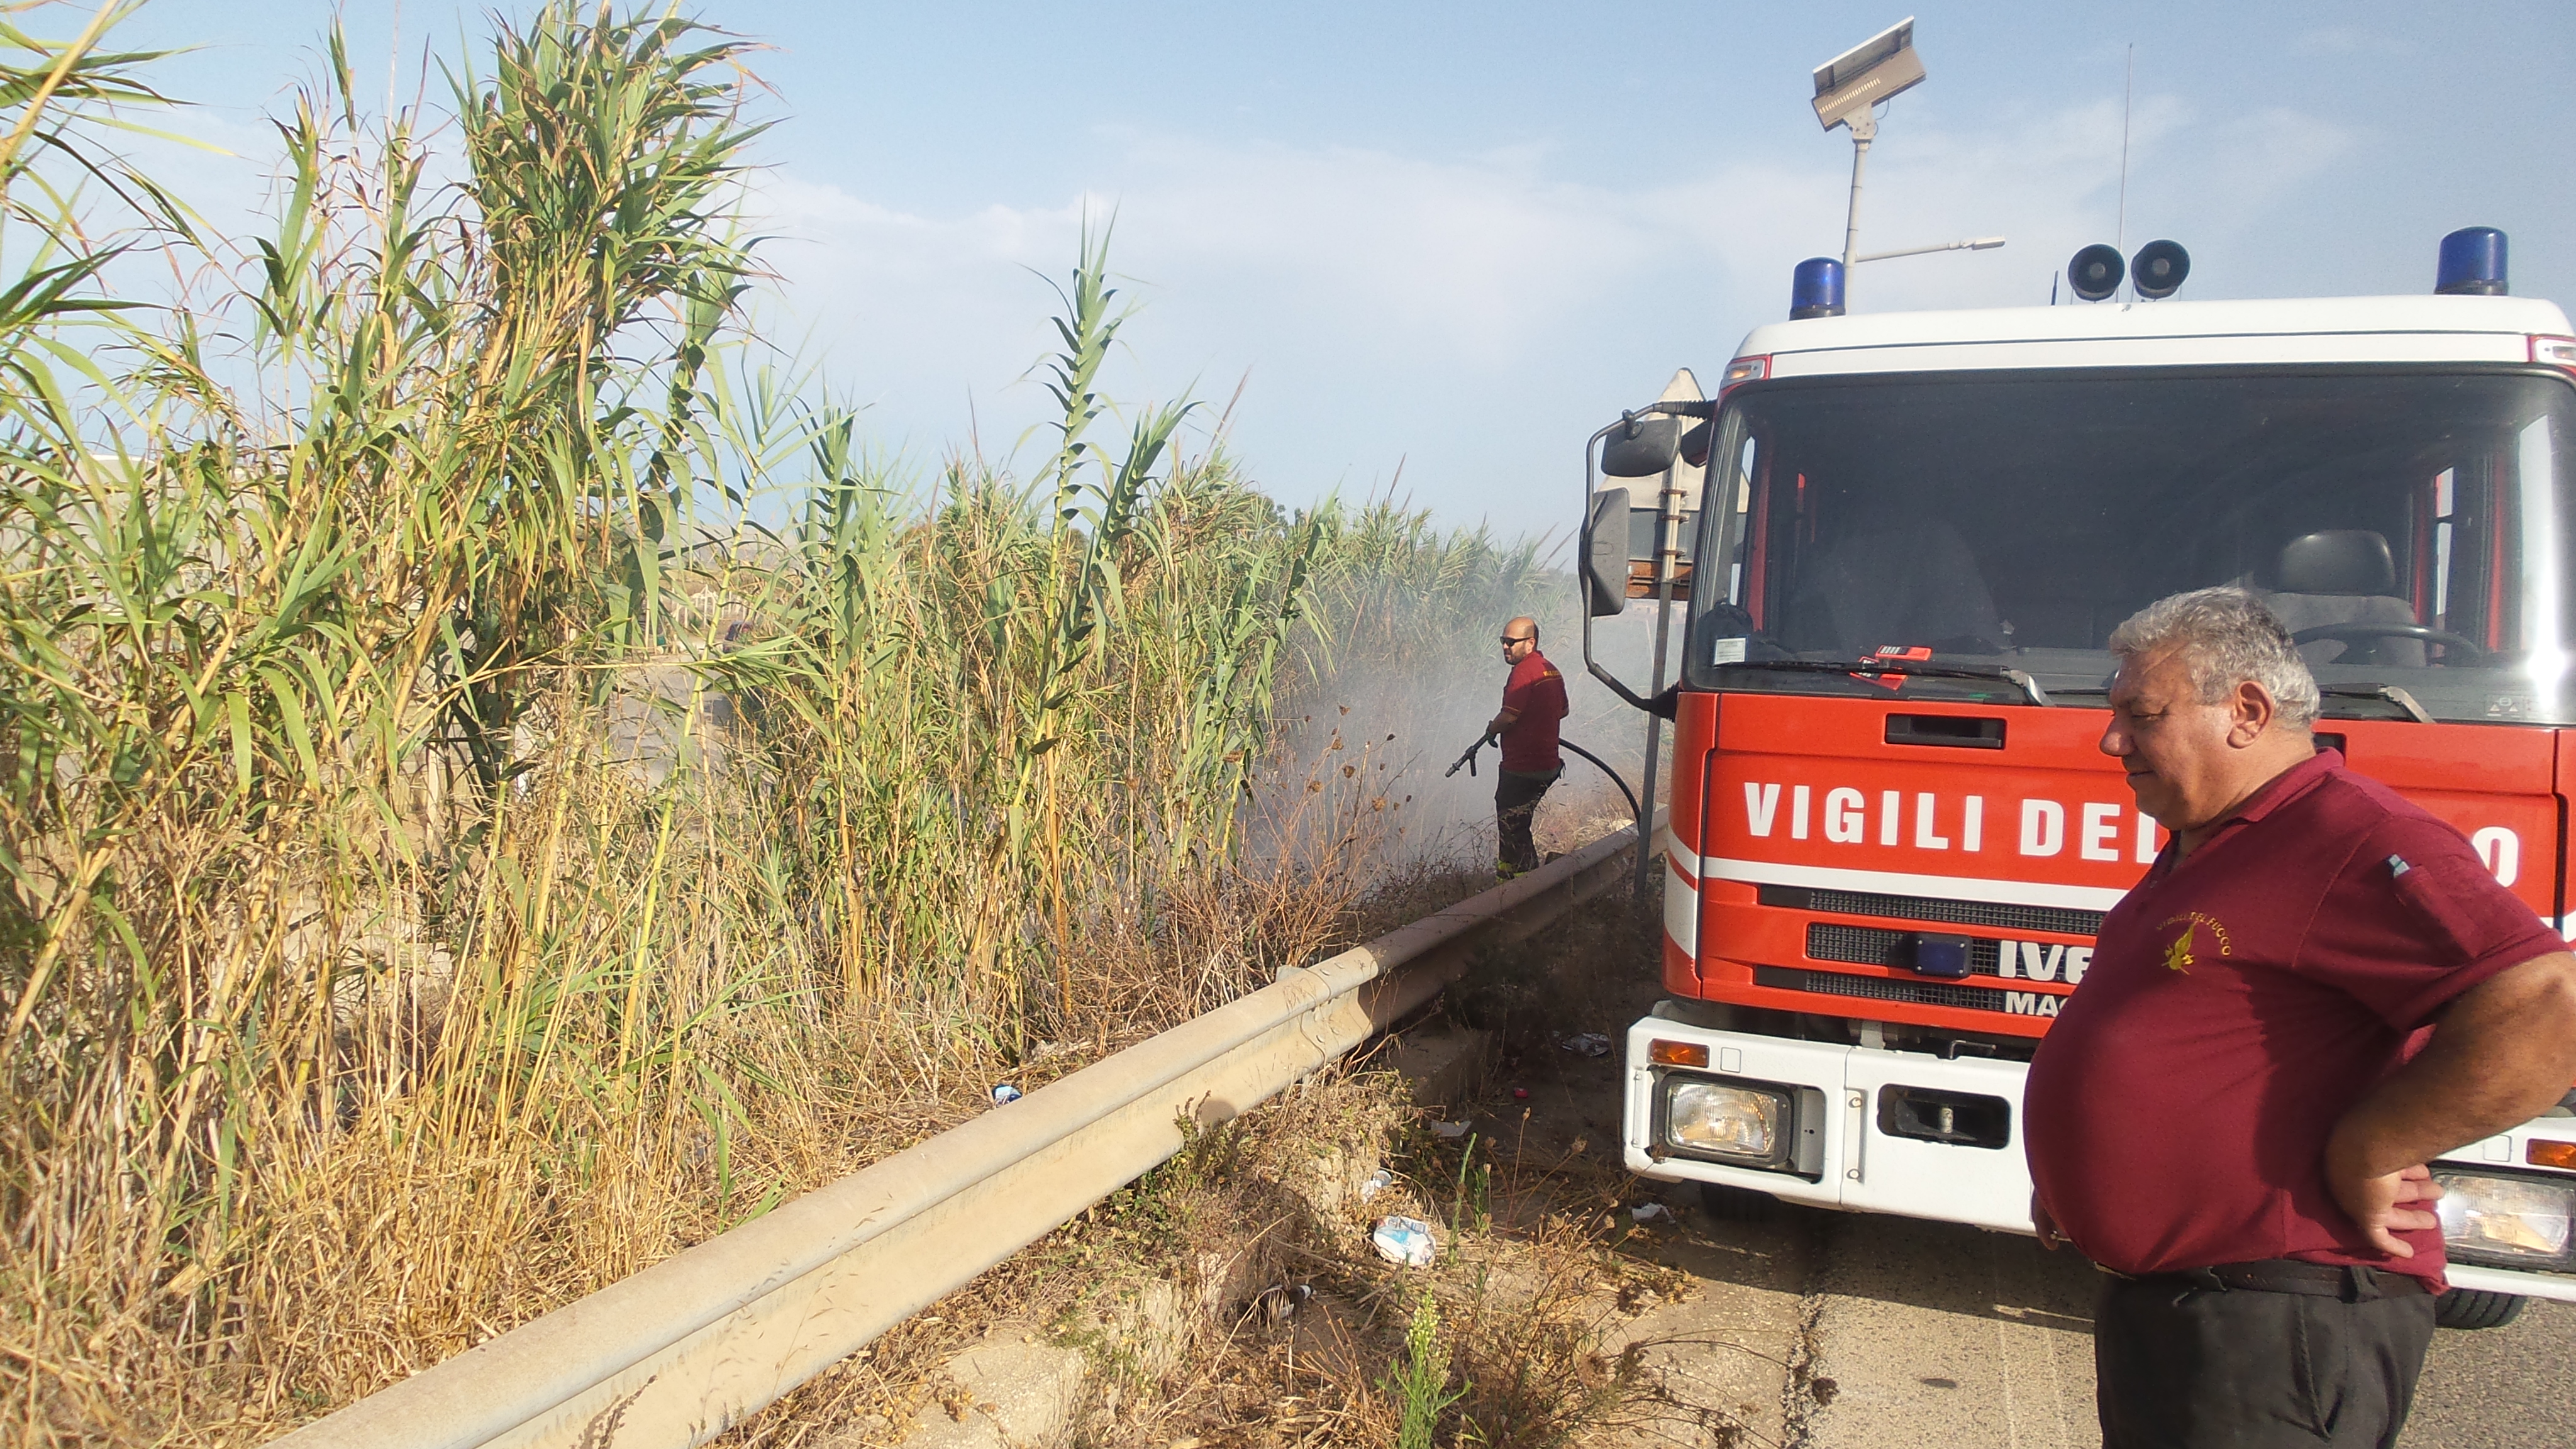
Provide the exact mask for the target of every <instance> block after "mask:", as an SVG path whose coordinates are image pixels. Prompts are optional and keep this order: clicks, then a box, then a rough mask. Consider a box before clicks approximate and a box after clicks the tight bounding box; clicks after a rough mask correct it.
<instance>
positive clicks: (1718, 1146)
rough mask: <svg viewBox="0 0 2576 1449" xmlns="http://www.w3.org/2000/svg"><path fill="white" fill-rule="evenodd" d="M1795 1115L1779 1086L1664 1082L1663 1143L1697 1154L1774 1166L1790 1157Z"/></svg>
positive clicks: (1696, 1079)
mask: <svg viewBox="0 0 2576 1449" xmlns="http://www.w3.org/2000/svg"><path fill="white" fill-rule="evenodd" d="M1794 1117H1795V1110H1794V1108H1793V1107H1792V1105H1791V1101H1790V1097H1789V1094H1788V1092H1786V1091H1784V1090H1781V1089H1779V1088H1775V1087H1764V1086H1756V1085H1754V1084H1752V1083H1750V1082H1729V1081H1711V1080H1709V1079H1707V1078H1705V1077H1668V1078H1666V1079H1665V1081H1664V1140H1665V1141H1666V1142H1667V1143H1669V1144H1671V1145H1672V1146H1673V1147H1674V1148H1676V1149H1678V1150H1680V1151H1683V1152H1688V1153H1692V1154H1694V1155H1697V1156H1703V1157H1715V1158H1722V1159H1725V1160H1726V1161H1729V1162H1740V1163H1743V1164H1745V1165H1747V1166H1752V1167H1771V1166H1775V1165H1777V1164H1779V1163H1781V1162H1783V1161H1785V1160H1786V1159H1787V1157H1788V1155H1789V1143H1790V1141H1791V1139H1792V1123H1793V1119H1794Z"/></svg>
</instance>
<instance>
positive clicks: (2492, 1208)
mask: <svg viewBox="0 0 2576 1449" xmlns="http://www.w3.org/2000/svg"><path fill="white" fill-rule="evenodd" d="M2433 1180H2434V1181H2435V1182H2438V1183H2440V1184H2441V1185H2442V1200H2441V1201H2440V1202H2438V1203H2436V1204H2434V1212H2435V1213H2436V1215H2438V1216H2439V1217H2440V1218H2441V1220H2442V1249H2443V1251H2444V1252H2445V1253H2446V1254H2447V1255H2449V1256H2450V1257H2451V1258H2452V1259H2453V1260H2454V1261H2456V1262H2461V1263H2476V1264H2483V1265H2485V1266H2487V1267H2491V1268H2556V1269H2560V1270H2564V1269H2566V1268H2568V1267H2569V1266H2570V1262H2569V1253H2568V1237H2569V1234H2568V1217H2569V1209H2570V1207H2571V1206H2576V1179H2567V1180H2553V1179H2546V1178H2539V1177H2521V1176H2514V1177H2506V1176H2501V1175H2492V1174H2488V1173H2470V1172H2446V1171H2436V1172H2435V1173H2434V1174H2433Z"/></svg>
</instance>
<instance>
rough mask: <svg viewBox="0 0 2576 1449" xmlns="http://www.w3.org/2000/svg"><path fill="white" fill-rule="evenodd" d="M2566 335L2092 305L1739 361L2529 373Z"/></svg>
mask: <svg viewBox="0 0 2576 1449" xmlns="http://www.w3.org/2000/svg"><path fill="white" fill-rule="evenodd" d="M2567 335H2569V328H2568V325H2567V314H2566V313H2564V312H2562V311H2560V310H2559V309H2558V307H2557V305H2556V304H2555V303H2551V302H2543V301H2540V300H2537V299H2534V298H2527V297H2440V296H2413V297H2308V298H2298V299H2294V300H2287V301H2252V302H2172V301H2167V302H2128V303H2114V302H2093V303H2081V302H2079V303H2075V304H2073V305H2070V306H2061V307H1996V308H1987V309H1984V310H1980V311H1960V312H1880V313H1861V314H1858V315H1852V316H1843V317H1816V318H1811V319H1809V320H1807V321H1804V322H1774V323H1771V324H1769V325H1767V326H1762V327H1756V328H1754V329H1753V331H1751V332H1750V333H1748V334H1746V336H1745V338H1744V343H1743V345H1742V346H1740V347H1738V348H1737V349H1736V353H1735V355H1736V356H1738V357H1763V356H1767V357H1769V358H1770V359H1771V365H1770V369H1769V371H1768V373H1767V375H1768V376H1771V377H1811V376H1821V375H1825V374H1830V373H1871V372H1940V371H1951V370H1955V369H1976V368H2006V367H2189V366H2207V365H2216V364H2229V363H2237V364H2260V363H2302V362H2338V363H2352V362H2400V363H2403V362H2528V361H2530V360H2531V346H2530V342H2529V339H2530V338H2531V337H2533V336H2557V337H2565V336H2567Z"/></svg>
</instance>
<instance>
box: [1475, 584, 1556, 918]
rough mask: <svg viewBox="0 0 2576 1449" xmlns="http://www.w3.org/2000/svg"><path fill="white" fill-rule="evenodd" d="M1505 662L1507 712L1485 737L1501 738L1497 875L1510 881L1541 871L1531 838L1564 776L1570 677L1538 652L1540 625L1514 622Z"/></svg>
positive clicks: (1488, 725) (1508, 627) (1507, 634)
mask: <svg viewBox="0 0 2576 1449" xmlns="http://www.w3.org/2000/svg"><path fill="white" fill-rule="evenodd" d="M1503 662H1504V663H1506V664H1508V665H1510V666H1511V667H1512V674H1511V678H1510V679H1508V680H1506V681H1504V683H1503V707H1502V710H1501V712H1500V713H1497V714H1496V715H1495V716H1494V717H1493V718H1492V719H1490V720H1488V721H1486V722H1485V737H1486V738H1487V739H1492V738H1494V737H1496V736H1500V737H1501V738H1502V742H1503V762H1502V768H1501V769H1499V770H1496V771H1495V772H1494V833H1495V835H1496V836H1497V837H1499V840H1498V843H1497V845H1496V847H1495V856H1496V859H1495V861H1494V874H1496V875H1498V876H1501V877H1502V878H1503V879H1505V880H1510V879H1511V878H1512V877H1513V876H1516V875H1519V874H1520V873H1521V872H1522V871H1525V870H1536V869H1538V842H1537V841H1535V840H1533V839H1531V838H1530V821H1531V820H1532V819H1533V818H1534V817H1535V816H1537V814H1538V802H1539V797H1540V796H1542V795H1545V794H1546V793H1547V787H1548V786H1550V785H1553V784H1555V783H1556V777H1557V776H1559V775H1562V774H1564V773H1565V758H1564V756H1562V755H1560V754H1558V753H1557V749H1556V725H1557V721H1559V720H1561V719H1564V718H1565V676H1563V675H1561V674H1559V673H1557V672H1556V666H1555V665H1553V664H1550V663H1548V662H1547V656H1546V655H1544V654H1541V653H1539V652H1538V621H1537V620H1535V619H1530V618H1520V619H1514V620H1512V621H1511V622H1510V623H1508V624H1505V625H1504V626H1503Z"/></svg>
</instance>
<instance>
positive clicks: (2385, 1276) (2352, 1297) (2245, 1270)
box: [2102, 1258, 2426, 1303]
mask: <svg viewBox="0 0 2576 1449" xmlns="http://www.w3.org/2000/svg"><path fill="white" fill-rule="evenodd" d="M2102 1271H2103V1272H2105V1273H2109V1274H2111V1276H2112V1277H2114V1278H2126V1279H2129V1280H2130V1281H2131V1282H2136V1283H2171V1284H2174V1285H2176V1286H2178V1287H2182V1288H2198V1289H2203V1290H2206V1291H2209V1292H2213V1293H2229V1292H2253V1293H2304V1294H2307V1295H2309V1296H2311V1297H2315V1298H2340V1299H2342V1300H2343V1301H2344V1302H2346V1303H2368V1302H2371V1301H2373V1300H2375V1299H2380V1298H2404V1297H2408V1296H2410V1295H2412V1294H2417V1293H2422V1292H2425V1291H2426V1289H2425V1287H2424V1280H2423V1279H2421V1278H2416V1277H2412V1276H2410V1275H2408V1274H2405V1273H2392V1272H2390V1271H2388V1270H2387V1269H2384V1268H2372V1267H2368V1266H2366V1265H2360V1264H2340V1263H2302V1262H2300V1261H2299V1260H2298V1259H2296V1258H2262V1259H2258V1260H2256V1261H2254V1262H2251V1263H2214V1264H2212V1265H2210V1266H2209V1267H2206V1268H2181V1269H2177V1270H2174V1271H2172V1272H2166V1273H2121V1272H2116V1271H2114V1270H2112V1269H2109V1268H2104V1269H2103V1270H2102Z"/></svg>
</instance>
